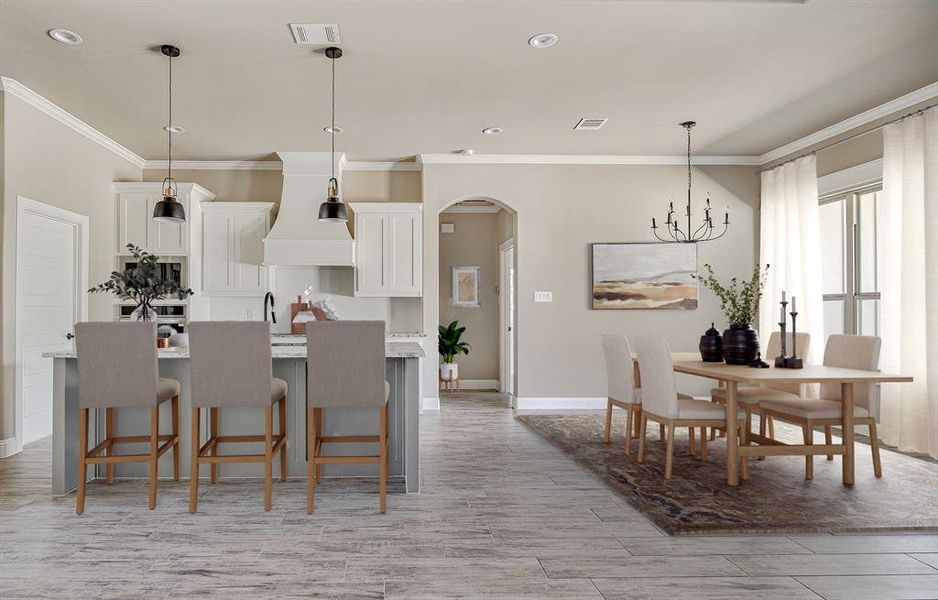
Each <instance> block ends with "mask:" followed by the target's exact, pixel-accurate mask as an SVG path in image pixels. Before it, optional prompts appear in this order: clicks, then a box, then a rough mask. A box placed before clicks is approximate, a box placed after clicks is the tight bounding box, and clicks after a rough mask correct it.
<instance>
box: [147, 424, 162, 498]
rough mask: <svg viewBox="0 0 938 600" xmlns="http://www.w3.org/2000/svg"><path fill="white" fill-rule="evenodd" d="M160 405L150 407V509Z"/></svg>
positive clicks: (156, 477)
mask: <svg viewBox="0 0 938 600" xmlns="http://www.w3.org/2000/svg"><path fill="white" fill-rule="evenodd" d="M159 435H160V407H159V406H151V407H150V502H149V504H148V507H149V509H150V510H153V509H154V508H156V481H157V479H158V478H159V460H160V458H159V455H158V454H157V450H159V448H160V440H159Z"/></svg>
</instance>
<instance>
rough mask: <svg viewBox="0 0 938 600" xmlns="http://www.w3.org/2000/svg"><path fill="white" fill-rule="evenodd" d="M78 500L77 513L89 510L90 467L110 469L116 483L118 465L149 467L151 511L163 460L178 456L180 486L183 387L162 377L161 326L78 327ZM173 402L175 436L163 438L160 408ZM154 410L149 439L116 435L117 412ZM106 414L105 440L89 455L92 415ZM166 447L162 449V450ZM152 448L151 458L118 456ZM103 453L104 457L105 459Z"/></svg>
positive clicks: (176, 466) (175, 459)
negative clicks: (122, 447)
mask: <svg viewBox="0 0 938 600" xmlns="http://www.w3.org/2000/svg"><path fill="white" fill-rule="evenodd" d="M75 347H76V349H77V351H78V406H79V412H78V414H79V426H78V443H79V446H78V496H77V500H76V502H75V513H76V514H79V515H80V514H81V513H83V512H84V511H85V485H86V483H87V482H86V479H87V466H88V465H105V469H106V471H105V473H106V478H107V479H106V481H107V483H108V484H111V483H113V482H114V465H115V464H118V463H129V462H148V463H150V500H149V504H148V507H149V509H150V510H153V509H154V508H156V482H157V478H158V463H159V459H160V457H161V456H163V454H165V453H166V452H167V451H168V450H170V449H172V451H173V479H175V480H176V481H179V448H178V445H179V382H178V381H176V380H175V379H168V378H164V377H160V376H159V366H158V363H157V357H156V323H78V324H76V325H75ZM167 400H171V401H172V405H171V407H170V408H171V413H172V423H173V432H172V434H170V435H160V433H159V429H160V404H162V403H163V402H166V401H167ZM130 407H149V408H150V435H139V436H115V435H114V409H115V408H130ZM92 408H94V409H101V408H103V409H105V417H104V418H105V425H104V429H105V434H104V440H102V441H101V442H100V443H98V445H96V446H95V447H94V448H92V449H91V450H90V451H89V450H88V412H89V410H90V409H92ZM160 442H162V445H160ZM144 443H146V444H149V446H150V450H149V452H147V453H146V454H116V453H115V452H114V451H115V446H116V445H117V444H144ZM102 451H104V454H105V455H104V456H100V454H101V452H102Z"/></svg>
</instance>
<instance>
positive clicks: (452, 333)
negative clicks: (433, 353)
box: [438, 321, 472, 381]
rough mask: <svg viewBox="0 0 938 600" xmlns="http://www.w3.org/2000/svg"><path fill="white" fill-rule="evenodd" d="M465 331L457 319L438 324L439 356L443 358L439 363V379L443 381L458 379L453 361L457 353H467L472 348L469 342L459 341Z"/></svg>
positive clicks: (456, 368)
mask: <svg viewBox="0 0 938 600" xmlns="http://www.w3.org/2000/svg"><path fill="white" fill-rule="evenodd" d="M465 331H466V328H465V327H460V326H459V321H453V322H452V323H450V324H449V325H447V326H446V327H443V326H442V325H440V332H439V338H438V339H439V351H440V356H441V357H442V358H443V363H442V364H440V379H442V380H443V381H453V380H455V379H459V368H458V366H457V365H456V362H455V360H456V356H457V355H458V354H469V350H471V349H472V346H470V345H469V342H463V341H460V339H461V338H462V334H463V333H464V332H465Z"/></svg>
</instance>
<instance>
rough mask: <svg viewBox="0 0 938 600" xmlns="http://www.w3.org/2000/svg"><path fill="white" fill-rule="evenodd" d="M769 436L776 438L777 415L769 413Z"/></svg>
mask: <svg viewBox="0 0 938 600" xmlns="http://www.w3.org/2000/svg"><path fill="white" fill-rule="evenodd" d="M768 423H769V437H770V438H772V439H773V440H774V439H775V417H773V416H771V415H769V421H768Z"/></svg>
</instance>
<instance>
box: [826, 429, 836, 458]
mask: <svg viewBox="0 0 938 600" xmlns="http://www.w3.org/2000/svg"><path fill="white" fill-rule="evenodd" d="M824 443H825V444H827V445H828V446H830V445H832V444H833V443H834V436H833V435H831V426H830V425H825V426H824ZM827 460H834V455H833V454H828V455H827Z"/></svg>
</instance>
